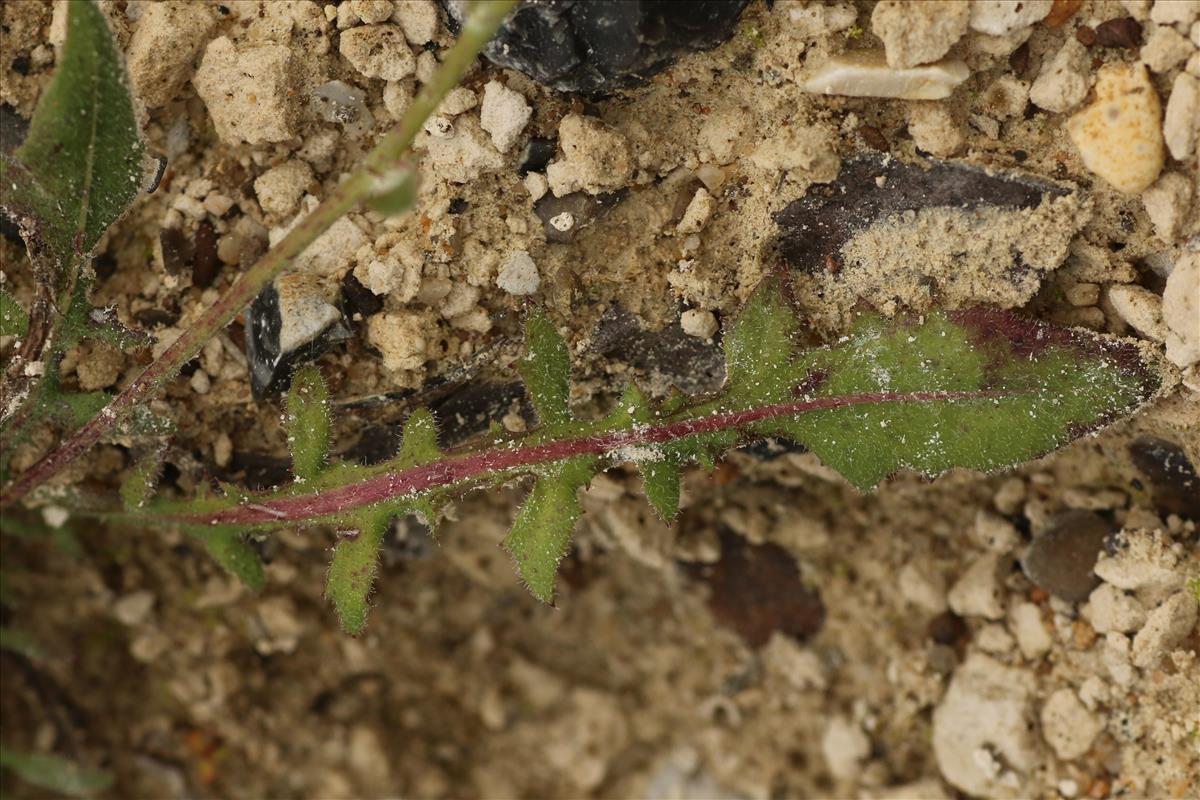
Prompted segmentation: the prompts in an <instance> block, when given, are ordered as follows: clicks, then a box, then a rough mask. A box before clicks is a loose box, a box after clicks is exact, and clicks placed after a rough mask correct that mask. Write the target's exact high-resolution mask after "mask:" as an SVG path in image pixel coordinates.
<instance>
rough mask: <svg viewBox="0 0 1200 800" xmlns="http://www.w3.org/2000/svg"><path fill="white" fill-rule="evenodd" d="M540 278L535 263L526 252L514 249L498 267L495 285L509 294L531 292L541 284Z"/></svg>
mask: <svg viewBox="0 0 1200 800" xmlns="http://www.w3.org/2000/svg"><path fill="white" fill-rule="evenodd" d="M541 283H542V279H541V276H540V275H539V274H538V268H537V264H536V263H534V260H533V258H532V257H531V256H530V255H529V253H528V252H526V251H524V250H515V251H513V252H512V253H510V254H509V256H508V259H507V260H505V262H504V264H503V265H502V266H501V267H500V272H499V273H498V274H497V275H496V285H497V286H499V287H500V288H501V289H503V290H504V291H506V292H508V293H509V294H517V295H526V294H533V293H534V292H536V291H537V290H538V287H539V286H541Z"/></svg>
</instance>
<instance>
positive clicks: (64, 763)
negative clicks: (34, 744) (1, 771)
mask: <svg viewBox="0 0 1200 800" xmlns="http://www.w3.org/2000/svg"><path fill="white" fill-rule="evenodd" d="M0 766H3V767H5V768H6V769H11V770H12V771H13V772H14V773H16V774H17V775H19V776H21V779H22V780H23V781H25V782H26V783H29V784H32V785H34V786H38V787H41V788H42V789H49V790H50V791H52V792H58V793H60V794H65V795H70V796H72V797H82V796H85V795H89V794H92V793H93V792H99V791H102V790H104V789H107V788H108V787H109V786H111V785H112V781H113V779H112V776H111V775H109V774H108V773H107V772H101V771H100V770H95V769H89V768H87V767H82V766H80V765H79V764H76V763H75V762H74V761H70V760H68V759H66V758H63V757H62V756H56V755H52V754H49V753H22V752H19V751H16V750H8V749H7V748H3V747H0Z"/></svg>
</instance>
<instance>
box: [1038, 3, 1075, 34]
mask: <svg viewBox="0 0 1200 800" xmlns="http://www.w3.org/2000/svg"><path fill="white" fill-rule="evenodd" d="M1082 6H1083V0H1054V5H1053V6H1051V8H1050V13H1049V14H1047V15H1046V16H1045V18H1044V19H1043V20H1042V23H1043V24H1044V25H1045V26H1046V27H1047V28H1061V27H1062V24H1063V23H1064V22H1066V21H1067V20H1069V19H1070V18H1071V17H1073V16H1075V12H1076V11H1078V10H1079V9H1080V8H1081V7H1082Z"/></svg>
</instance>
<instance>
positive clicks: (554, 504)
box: [504, 457, 596, 603]
mask: <svg viewBox="0 0 1200 800" xmlns="http://www.w3.org/2000/svg"><path fill="white" fill-rule="evenodd" d="M595 463H596V461H595V459H594V458H587V457H579V458H572V459H570V460H568V461H564V462H562V463H559V464H556V465H554V466H553V467H550V468H548V469H546V470H545V471H544V472H543V474H541V475H539V476H538V478H537V482H536V483H534V485H533V491H532V492H530V494H529V497H528V498H526V500H525V503H524V505H522V506H521V510H520V511H518V512H517V518H516V520H515V521H514V522H513V526H512V529H511V530H509V532H508V536H506V537H505V538H504V547H505V549H506V550H508V552H509V553H510V554H511V555H512V557H513V559H514V560H515V561H516V562H517V571H518V572H520V574H521V579H522V580H523V581H525V585H526V586H527V587H529V591H530V592H532V593H533V596H534V597H536V598H537V599H539V600H541V601H542V602H544V603H553V602H554V578H555V575H556V574H557V572H558V562H560V561H562V559H563V556H565V555H566V554H567V547H568V545H569V544H570V541H571V532H572V531H573V530H574V529H575V523H576V521H577V520H578V519H579V515H580V514H581V513H583V508H582V507H581V506H580V505H579V498H578V497H576V492H577V491H578V490H579V488H580V487H582V486H584V485H586V484H587V482H588V481H589V480H591V479H592V475H593V474H594V473H595Z"/></svg>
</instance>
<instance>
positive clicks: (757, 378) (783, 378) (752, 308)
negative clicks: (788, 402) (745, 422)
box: [724, 277, 797, 408]
mask: <svg viewBox="0 0 1200 800" xmlns="http://www.w3.org/2000/svg"><path fill="white" fill-rule="evenodd" d="M796 329H797V323H796V314H795V312H793V311H792V309H791V308H790V307H789V306H788V304H787V302H786V301H785V300H784V297H783V293H782V292H781V291H780V287H779V281H778V279H776V278H774V277H771V278H767V279H766V280H764V281H763V282H762V283H761V284H760V285H759V286H758V288H757V289H755V290H754V293H753V294H752V295H750V299H749V300H748V301H747V302H746V305H745V306H744V307H743V308H742V311H741V314H739V315H738V317H737V319H736V320H735V321H734V323H733V327H732V329H731V330H730V331H729V333H728V334H727V335H726V336H725V340H724V342H725V375H726V379H725V391H726V393H727V395H728V398H729V400H728V401H727V405H728V406H729V407H731V408H746V407H749V406H751V405H754V404H762V403H777V402H780V401H782V400H784V399H786V398H788V397H789V396H790V395H791V391H792V388H793V386H794V385H795V384H794V381H795V376H794V373H793V370H792V369H791V360H792V350H793V348H794V347H795V344H794V342H793V340H794V338H795V335H796Z"/></svg>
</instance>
